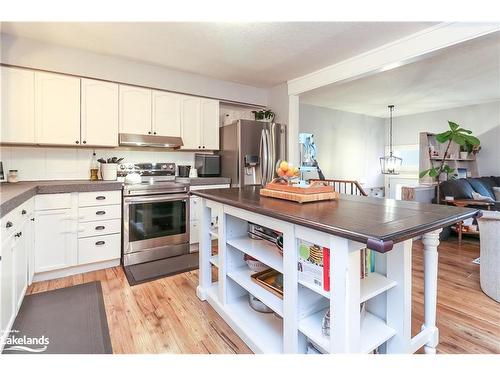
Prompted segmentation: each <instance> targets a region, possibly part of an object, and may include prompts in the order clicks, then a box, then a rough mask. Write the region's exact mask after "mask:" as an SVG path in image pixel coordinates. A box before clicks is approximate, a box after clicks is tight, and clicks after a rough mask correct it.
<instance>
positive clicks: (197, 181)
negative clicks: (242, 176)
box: [175, 177, 231, 186]
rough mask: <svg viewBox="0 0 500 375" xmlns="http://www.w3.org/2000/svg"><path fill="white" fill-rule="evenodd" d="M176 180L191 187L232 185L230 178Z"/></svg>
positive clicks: (177, 178) (182, 178) (181, 178)
mask: <svg viewBox="0 0 500 375" xmlns="http://www.w3.org/2000/svg"><path fill="white" fill-rule="evenodd" d="M175 180H176V181H178V182H184V183H186V184H189V185H190V186H201V185H222V184H230V183H231V179H230V178H229V177H195V178H189V177H176V178H175Z"/></svg>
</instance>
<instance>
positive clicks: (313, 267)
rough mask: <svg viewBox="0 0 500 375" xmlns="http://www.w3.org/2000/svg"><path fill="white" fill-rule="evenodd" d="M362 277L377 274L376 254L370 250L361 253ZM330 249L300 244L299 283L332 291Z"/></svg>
mask: <svg viewBox="0 0 500 375" xmlns="http://www.w3.org/2000/svg"><path fill="white" fill-rule="evenodd" d="M359 263H360V267H361V269H360V277H361V279H364V278H365V277H367V276H368V274H369V273H370V272H375V253H374V252H373V251H372V250H369V249H366V248H365V249H362V250H361V251H360V261H359ZM330 266H331V265H330V249H328V248H326V247H321V246H318V245H315V244H313V243H310V242H307V241H300V243H299V261H298V264H297V270H298V276H299V281H301V282H304V283H306V284H312V285H314V286H316V287H319V288H321V289H323V290H324V291H327V292H328V291H330Z"/></svg>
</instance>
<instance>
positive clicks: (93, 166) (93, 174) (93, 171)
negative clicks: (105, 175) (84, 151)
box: [90, 151, 99, 181]
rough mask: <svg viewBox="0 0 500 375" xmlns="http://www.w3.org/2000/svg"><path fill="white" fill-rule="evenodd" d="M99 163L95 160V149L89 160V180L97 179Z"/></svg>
mask: <svg viewBox="0 0 500 375" xmlns="http://www.w3.org/2000/svg"><path fill="white" fill-rule="evenodd" d="M98 173H99V164H98V162H97V157H96V155H95V151H94V152H93V153H92V160H91V162H90V181H97V180H98V179H99V175H98Z"/></svg>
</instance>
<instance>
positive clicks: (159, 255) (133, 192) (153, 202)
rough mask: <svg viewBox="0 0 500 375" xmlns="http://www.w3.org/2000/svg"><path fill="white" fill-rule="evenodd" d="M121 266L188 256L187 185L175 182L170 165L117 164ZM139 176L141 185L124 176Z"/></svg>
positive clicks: (173, 170) (173, 168) (134, 179)
mask: <svg viewBox="0 0 500 375" xmlns="http://www.w3.org/2000/svg"><path fill="white" fill-rule="evenodd" d="M119 170H120V172H119V175H120V176H122V177H125V185H124V189H123V264H124V266H131V265H135V264H140V263H146V262H152V261H155V260H161V259H167V258H173V257H178V256H181V255H184V254H189V185H187V184H183V183H178V182H175V164H174V163H141V164H121V165H120V167H119ZM131 174H135V175H136V174H139V175H140V177H141V183H132V184H128V183H127V181H129V180H130V181H138V179H137V176H135V178H128V177H127V175H131Z"/></svg>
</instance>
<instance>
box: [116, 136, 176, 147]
mask: <svg viewBox="0 0 500 375" xmlns="http://www.w3.org/2000/svg"><path fill="white" fill-rule="evenodd" d="M118 142H119V144H120V146H129V147H130V146H135V147H162V148H169V149H173V150H176V149H178V148H179V147H181V146H182V145H184V143H182V138H181V137H165V136H162V135H145V134H128V133H120V134H119V138H118Z"/></svg>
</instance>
